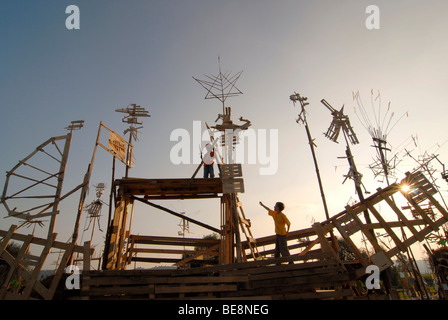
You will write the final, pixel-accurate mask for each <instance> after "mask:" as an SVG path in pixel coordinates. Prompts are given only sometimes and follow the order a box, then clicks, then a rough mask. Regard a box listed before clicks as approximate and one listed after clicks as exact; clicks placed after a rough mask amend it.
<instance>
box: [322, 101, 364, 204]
mask: <svg viewBox="0 0 448 320" xmlns="http://www.w3.org/2000/svg"><path fill="white" fill-rule="evenodd" d="M320 102H321V103H322V104H323V105H324V106H325V107H327V109H328V110H330V112H331V115H332V116H333V121H332V122H331V124H330V127H329V128H328V130H327V132H326V133H325V134H324V135H325V137H327V138H328V139H330V140H331V141H333V142H335V143H338V138H339V134H340V132H341V131H342V133H343V136H344V140H345V143H346V150H345V154H346V157H347V160H348V164H349V166H350V170H349V172H348V174H347V175H345V176H344V177H345V179H344V181H343V182H342V183H344V182H345V181H346V180H347V179H352V180H353V181H354V182H355V188H356V193H357V194H358V196H359V197H360V200H361V201H363V200H364V196H363V193H362V189H361V187H364V185H363V184H362V181H361V180H362V174H361V173H359V172H358V169H357V168H356V164H355V161H354V158H353V154H352V151H351V149H350V144H352V145H356V144H358V143H359V141H358V138H357V137H356V134H355V131H354V130H353V127H352V126H351V124H350V119H349V118H348V116H347V115H345V114H344V106H342V108H341V110H339V111H338V110H336V109H335V108H333V107H332V106H331V105H330V104H329V103H328V102H327V101H326V100H325V99H322V100H321V101H320ZM364 191H366V189H365V187H364ZM366 193H367V191H366Z"/></svg>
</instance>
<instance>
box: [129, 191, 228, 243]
mask: <svg viewBox="0 0 448 320" xmlns="http://www.w3.org/2000/svg"><path fill="white" fill-rule="evenodd" d="M131 198H132V199H135V200H138V201H140V202H142V203H145V204H147V205H150V206H151V207H154V208H157V209H160V210H162V211H165V212H168V213H170V214H172V215H174V216H176V217H179V218H181V219H185V220H187V221H189V222H191V223H194V224H196V225H198V226H201V227H203V228H206V229H209V230H211V231H214V232H217V233H219V234H220V233H221V230H219V229H217V228H215V227H212V226H209V225H208V224H205V223H202V222H200V221H197V220H194V219H192V218H189V217H187V216H185V215H183V214H181V213H177V212H175V211H173V210H170V209H168V208H165V207H163V206H160V205H158V204H155V203H152V202H150V201H148V200H145V199H141V198H138V197H135V196H131Z"/></svg>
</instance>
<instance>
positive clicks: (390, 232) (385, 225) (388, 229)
mask: <svg viewBox="0 0 448 320" xmlns="http://www.w3.org/2000/svg"><path fill="white" fill-rule="evenodd" d="M367 207H368V208H369V210H370V212H372V213H373V215H374V216H375V218H376V219H377V220H378V222H379V223H380V224H381V226H382V227H383V228H384V230H386V232H387V233H388V235H389V236H390V237H391V238H392V240H393V241H394V242H395V244H396V245H397V246H398V248H399V249H400V250H401V251H402V252H404V251H406V246H404V245H403V243H402V242H401V240H400V239H399V238H398V237H397V235H396V234H395V232H394V231H393V230H392V228H391V227H390V226H389V225H388V223H387V222H386V221H385V220H384V219H383V217H382V216H381V214H380V213H379V212H378V211H377V210H376V209H375V207H374V206H373V205H370V204H367Z"/></svg>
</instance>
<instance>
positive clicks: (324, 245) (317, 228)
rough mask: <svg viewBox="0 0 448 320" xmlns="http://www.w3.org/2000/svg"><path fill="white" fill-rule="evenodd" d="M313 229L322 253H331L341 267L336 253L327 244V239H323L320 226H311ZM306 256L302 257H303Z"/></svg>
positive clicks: (323, 235)
mask: <svg viewBox="0 0 448 320" xmlns="http://www.w3.org/2000/svg"><path fill="white" fill-rule="evenodd" d="M313 229H314V230H315V231H316V234H317V236H318V237H319V243H320V245H321V247H322V250H323V251H324V252H328V253H331V254H332V255H333V257H334V258H335V259H336V260H337V261H338V262H339V263H341V265H342V262H341V260H340V259H339V256H338V254H337V252H336V251H335V250H334V249H333V247H332V246H331V244H330V242H328V240H327V238H326V237H325V234H324V231H323V228H322V225H321V224H320V223H318V222H316V223H314V224H313ZM305 256H306V255H304V257H305Z"/></svg>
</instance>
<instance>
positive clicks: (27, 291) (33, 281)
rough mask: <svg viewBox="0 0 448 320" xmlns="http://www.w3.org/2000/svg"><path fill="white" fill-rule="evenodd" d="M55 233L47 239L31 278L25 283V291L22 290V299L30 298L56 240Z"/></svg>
mask: <svg viewBox="0 0 448 320" xmlns="http://www.w3.org/2000/svg"><path fill="white" fill-rule="evenodd" d="M56 236H57V234H56V233H53V234H52V235H51V237H50V238H49V239H48V241H47V244H46V245H45V248H44V249H43V250H42V253H41V257H40V259H39V261H38V262H37V265H36V267H35V268H34V270H33V273H32V274H31V278H30V279H29V280H28V281H27V282H26V287H25V290H23V296H24V298H26V299H28V298H29V297H30V296H31V293H32V291H33V288H34V286H35V285H36V282H37V279H38V277H39V274H40V271H41V269H42V267H43V265H44V263H45V260H46V259H47V256H48V254H49V253H50V250H51V247H52V246H53V242H54V241H55V240H56Z"/></svg>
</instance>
